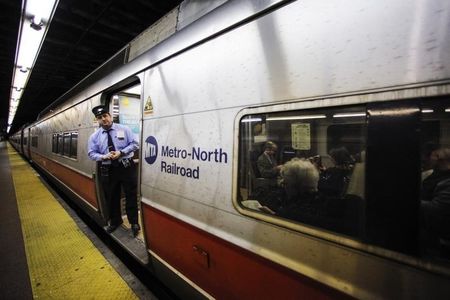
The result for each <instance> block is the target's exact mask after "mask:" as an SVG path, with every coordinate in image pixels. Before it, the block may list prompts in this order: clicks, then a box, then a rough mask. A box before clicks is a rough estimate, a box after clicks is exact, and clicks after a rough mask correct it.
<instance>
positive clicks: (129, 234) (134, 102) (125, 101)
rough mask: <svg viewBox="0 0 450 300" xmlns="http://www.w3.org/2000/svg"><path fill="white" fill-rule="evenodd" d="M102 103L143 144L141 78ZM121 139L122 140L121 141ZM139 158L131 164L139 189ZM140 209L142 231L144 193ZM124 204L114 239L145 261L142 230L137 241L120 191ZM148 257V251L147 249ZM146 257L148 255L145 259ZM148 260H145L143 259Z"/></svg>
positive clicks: (106, 215)
mask: <svg viewBox="0 0 450 300" xmlns="http://www.w3.org/2000/svg"><path fill="white" fill-rule="evenodd" d="M101 102H102V103H103V104H104V105H106V106H107V107H108V108H109V113H110V115H111V117H112V119H113V122H114V123H116V124H121V125H125V126H127V127H129V128H130V129H131V131H132V133H133V135H134V138H135V139H136V140H137V141H138V142H140V141H141V115H142V113H141V106H142V105H141V104H142V101H141V83H140V81H139V79H138V78H137V77H134V78H130V79H128V80H126V81H124V82H122V83H120V84H118V85H116V86H113V87H111V88H110V89H108V90H107V91H106V92H105V93H104V94H103V96H102V99H101ZM119 139H120V138H119ZM139 156H140V150H137V151H134V154H133V156H132V157H130V158H129V159H128V157H126V158H127V161H130V160H131V161H132V163H133V164H134V165H135V168H134V169H135V170H136V173H135V175H136V176H135V178H136V185H137V187H139V184H138V180H139V174H138V173H139V169H140V166H139ZM97 174H101V170H100V168H99V166H98V169H97ZM100 177H101V176H98V177H97V180H96V185H97V188H98V189H97V191H98V192H99V193H98V194H99V197H98V201H99V203H100V207H101V211H102V216H103V219H104V220H105V222H108V220H109V219H110V203H108V201H106V199H105V197H104V196H103V195H104V191H103V190H102V188H103V186H102V183H101V178H100ZM137 195H138V197H137V207H138V223H139V225H140V227H141V228H142V227H143V226H142V218H141V214H140V192H139V189H138V190H137ZM120 198H121V200H120V202H121V216H122V221H123V223H122V225H121V226H119V227H118V228H117V229H116V230H115V231H114V232H112V235H113V236H114V237H115V238H117V239H118V240H119V241H120V242H121V243H122V244H123V245H124V246H125V247H126V248H128V249H131V251H132V252H133V254H135V256H137V257H141V255H140V254H139V253H136V252H140V251H138V250H136V245H134V244H136V243H139V244H140V245H144V243H142V242H139V240H142V239H143V234H142V230H140V231H139V233H138V235H137V236H136V237H134V235H133V231H132V229H131V224H130V222H129V220H128V217H127V208H126V201H125V193H124V188H123V186H122V189H121V191H120ZM143 251H144V253H145V249H143ZM145 256H146V255H145ZM143 259H145V258H143Z"/></svg>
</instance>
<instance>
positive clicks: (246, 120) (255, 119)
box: [241, 118, 262, 123]
mask: <svg viewBox="0 0 450 300" xmlns="http://www.w3.org/2000/svg"><path fill="white" fill-rule="evenodd" d="M261 121H262V119H261V118H248V119H242V120H241V123H250V122H261Z"/></svg>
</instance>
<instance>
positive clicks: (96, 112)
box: [92, 105, 109, 117]
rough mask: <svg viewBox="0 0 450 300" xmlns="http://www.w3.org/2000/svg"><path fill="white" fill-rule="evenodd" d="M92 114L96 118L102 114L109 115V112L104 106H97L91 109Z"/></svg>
mask: <svg viewBox="0 0 450 300" xmlns="http://www.w3.org/2000/svg"><path fill="white" fill-rule="evenodd" d="M92 113H93V114H94V116H96V117H97V116H101V115H103V114H104V113H109V110H108V108H107V107H106V106H104V105H99V106H96V107H94V108H93V109H92Z"/></svg>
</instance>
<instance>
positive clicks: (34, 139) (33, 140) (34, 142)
mask: <svg viewBox="0 0 450 300" xmlns="http://www.w3.org/2000/svg"><path fill="white" fill-rule="evenodd" d="M31 146H32V147H35V148H37V146H38V137H37V136H33V137H31Z"/></svg>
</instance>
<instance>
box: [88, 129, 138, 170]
mask: <svg viewBox="0 0 450 300" xmlns="http://www.w3.org/2000/svg"><path fill="white" fill-rule="evenodd" d="M109 134H110V135H111V138H112V140H113V144H114V147H115V148H116V151H122V153H123V155H122V156H121V157H120V158H119V160H120V159H121V158H131V157H133V154H134V151H136V150H138V149H139V142H138V141H137V140H136V138H135V136H134V134H133V132H132V131H131V129H130V128H129V127H127V126H124V125H121V124H116V123H113V124H112V126H111V131H110V133H109ZM108 153H109V151H108V132H107V131H106V130H104V129H103V128H102V127H100V128H98V129H97V130H96V131H95V132H94V133H93V134H92V135H91V136H90V138H89V142H88V156H89V158H90V159H92V160H95V161H101V160H102V156H103V155H105V154H108Z"/></svg>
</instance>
